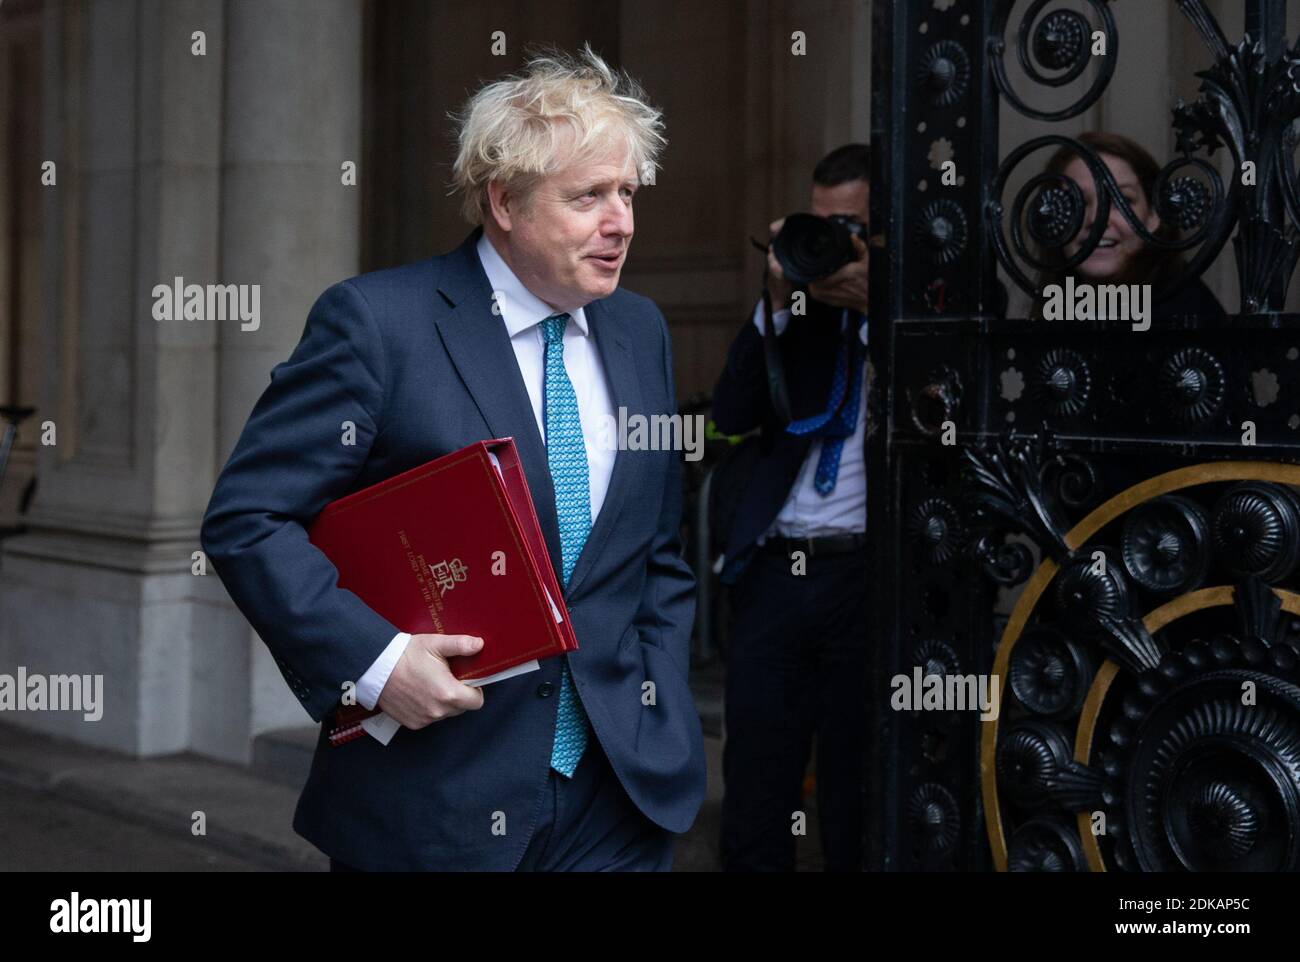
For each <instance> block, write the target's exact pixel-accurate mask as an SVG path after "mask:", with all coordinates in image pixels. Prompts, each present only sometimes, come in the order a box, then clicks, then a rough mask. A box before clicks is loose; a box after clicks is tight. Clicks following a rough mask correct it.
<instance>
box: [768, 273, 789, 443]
mask: <svg viewBox="0 0 1300 962" xmlns="http://www.w3.org/2000/svg"><path fill="white" fill-rule="evenodd" d="M764 276H766V272H765V274H764ZM763 360H764V361H765V362H766V365H767V393H768V396H769V397H770V398H771V400H772V411H773V413H775V414H776V419H777V421H778V422H780V424H781V426H782V427H785V426H786V425H787V424H789V423H790V421H791V420H793V418H792V416H791V414H790V395H789V392H788V391H787V390H786V387H785V364H784V363H783V362H782V360H781V350H780V348H779V347H778V346H777V343H776V324H775V323H774V321H773V320H772V292H771V291H769V290H768V289H767V284H766V283H764V284H763Z"/></svg>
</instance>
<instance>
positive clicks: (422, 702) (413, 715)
mask: <svg viewBox="0 0 1300 962" xmlns="http://www.w3.org/2000/svg"><path fill="white" fill-rule="evenodd" d="M482 647H483V639H482V638H476V637H474V636H473V635H434V634H424V635H412V636H411V643H410V644H409V645H407V646H406V651H405V652H403V653H402V657H401V659H400V660H399V661H398V662H397V664H396V665H395V666H394V667H393V673H392V674H391V675H389V676H388V682H387V684H385V685H384V690H383V691H382V692H381V693H380V695H379V705H378V707H379V708H380V710H381V711H383V713H384V714H385V715H387V716H388V717H389V718H391V719H393V721H395V722H397V723H398V724H399V725H401V726H402V727H403V728H410V729H412V730H415V729H420V728H424V727H425V726H426V725H429V724H431V723H433V722H436V721H442V720H443V719H444V718H450V717H452V716H453V715H459V714H460V713H461V712H466V711H476V710H478V709H479V708H482V707H483V689H482V688H474V687H471V686H469V685H467V684H465V683H464V682H463V681H461V680H460V679H459V678H457V677H456V676H455V675H453V674H452V673H451V666H449V665H448V664H447V659H448V658H456V657H458V656H462V655H473V654H477V653H478V651H479V650H480V649H481V648H482Z"/></svg>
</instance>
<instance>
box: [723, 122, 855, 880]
mask: <svg viewBox="0 0 1300 962" xmlns="http://www.w3.org/2000/svg"><path fill="white" fill-rule="evenodd" d="M870 175H871V154H870V149H869V148H868V147H867V146H866V145H864V144H846V145H845V146H843V147H839V148H837V149H836V150H833V151H831V152H830V153H829V154H827V155H826V157H824V158H823V159H822V160H821V161H820V162H819V163H818V164H817V167H816V168H815V169H814V171H813V183H812V197H811V210H812V212H813V213H814V214H817V215H819V216H822V217H829V216H831V215H842V216H845V217H848V218H851V219H852V220H855V221H857V223H858V224H860V225H861V226H863V227H865V226H866V223H867V213H868V196H869V191H868V178H869V177H870ZM780 228H781V222H780V221H777V222H775V223H773V224H772V225H771V229H772V232H773V234H775V233H776V232H778V231H779V230H780ZM853 243H854V247H855V251H856V254H857V259H856V260H854V261H852V262H850V263H848V264H846V265H844V266H843V267H841V268H840V269H839V270H838V271H836V272H835V273H834V274H832V275H830V276H829V277H826V278H823V279H821V280H818V281H814V282H812V283H810V284H809V285H808V286H807V290H806V292H805V293H806V297H807V300H806V316H803V317H794V316H792V311H791V307H792V304H793V302H794V300H795V298H794V291H795V288H794V287H793V286H792V285H791V283H790V282H789V281H788V280H787V279H786V278H785V277H784V275H783V274H782V271H781V267H780V264H779V263H778V262H777V260H776V258H775V256H774V255H773V254H772V253H771V251H770V250H769V253H768V279H767V284H768V289H769V290H770V292H771V294H772V311H773V317H772V318H771V322H772V324H773V330H774V331H775V333H776V336H777V346H778V352H779V355H780V357H781V360H782V363H783V366H784V370H785V377H786V384H787V389H788V394H789V401H790V410H791V414H792V415H793V418H794V420H793V421H792V422H791V423H790V424H786V423H785V422H783V421H780V420H779V419H778V418H777V414H776V411H775V409H774V406H773V404H772V402H771V399H770V396H769V391H768V382H767V365H766V361H765V359H764V353H763V330H764V327H765V325H766V324H767V323H768V322H769V319H768V318H766V317H764V316H763V312H762V311H761V310H760V309H759V308H756V309H755V312H754V315H753V316H752V317H750V318H746V319H745V322H744V324H743V326H742V327H741V330H740V333H739V334H738V335H737V336H736V339H735V341H734V342H733V343H732V346H731V350H730V352H729V353H728V356H727V365H726V368H725V369H724V370H723V372H722V375H721V377H719V379H718V384H717V387H716V388H715V389H714V392H713V418H714V422H715V423H716V424H717V426H718V428H719V430H721V431H723V432H725V433H728V434H740V433H743V432H747V431H750V430H752V429H753V428H760V429H761V441H760V442H759V453H758V458H757V460H756V462H755V463H754V465H753V468H752V470H751V471H750V472H749V473H748V476H747V478H746V479H745V484H744V488H743V491H741V492H740V494H739V496H738V498H739V502H738V504H737V505H736V509H735V515H734V518H733V520H732V523H731V527H730V530H729V531H728V532H727V539H726V546H725V552H724V556H725V561H724V566H723V569H722V581H723V582H724V583H726V584H729V585H732V586H733V587H732V609H733V611H734V612H735V615H734V618H733V621H732V625H731V630H730V632H729V635H728V637H729V638H730V641H729V644H728V658H727V681H726V696H725V702H724V711H725V728H726V735H727V737H726V742H725V747H724V750H723V762H722V767H723V780H724V786H725V790H724V793H723V799H722V833H721V849H722V861H723V867H724V868H725V869H726V870H728V871H742V870H744V871H791V870H793V868H794V856H795V846H794V836H793V834H792V826H793V820H795V819H796V818H797V815H796V813H798V812H800V811H802V808H803V803H802V796H803V792H802V788H803V780H804V770H805V769H806V768H807V765H808V758H809V753H810V751H811V749H812V744H813V739H814V736H815V737H816V742H817V802H818V814H819V823H820V829H821V836H822V849H823V852H824V854H825V860H826V861H825V864H826V868H827V870H830V871H857V870H859V869H861V867H862V833H863V810H862V791H863V772H864V768H865V765H866V756H865V746H866V742H865V739H866V734H867V732H866V728H867V710H866V704H867V700H866V669H867V661H866V658H867V634H868V629H867V606H866V587H867V558H868V552H867V540H866V539H867V536H866V526H867V477H866V465H865V461H864V457H863V455H864V438H865V436H866V415H867V397H868V392H867V377H866V349H865V348H866V324H865V321H866V314H867V307H868V304H867V248H866V245H865V244H864V243H863V242H862V240H861V238H859V237H858V236H857V235H854V236H853ZM759 307H760V308H761V304H760V305H759ZM837 365H838V366H839V371H840V375H839V377H840V381H839V383H838V389H837V387H836V382H835V377H836V369H837ZM831 412H834V415H835V416H834V417H832V418H830V420H829V422H828V423H827V424H826V425H825V426H824V427H822V426H820V422H822V421H825V420H826V417H825V415H826V414H828V413H831ZM815 425H816V426H818V427H817V429H815V430H814V429H813V428H814V426H815Z"/></svg>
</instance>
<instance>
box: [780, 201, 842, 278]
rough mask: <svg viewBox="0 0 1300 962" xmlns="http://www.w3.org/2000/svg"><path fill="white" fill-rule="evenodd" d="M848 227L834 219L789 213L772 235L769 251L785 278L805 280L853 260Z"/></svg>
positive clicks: (826, 272) (827, 274) (832, 271)
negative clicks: (775, 233)
mask: <svg viewBox="0 0 1300 962" xmlns="http://www.w3.org/2000/svg"><path fill="white" fill-rule="evenodd" d="M851 236H852V235H851V233H850V231H849V228H848V227H847V226H845V224H843V223H842V222H840V221H839V220H836V219H831V218H826V217H818V216H817V215H815V214H802V213H801V214H791V215H789V216H788V217H786V219H785V223H784V224H782V225H781V230H780V232H779V233H778V234H777V235H776V237H774V238H773V239H772V253H773V254H774V255H775V256H776V260H777V263H779V264H780V265H781V270H782V272H783V273H784V274H785V276H786V279H787V280H789V281H790V282H791V283H793V284H808V283H811V282H812V281H816V280H820V279H821V278H823V277H827V276H829V275H831V274H834V273H835V272H836V271H837V270H839V269H840V268H841V267H843V266H844V265H845V264H847V263H848V262H849V261H851V260H853V241H852V240H851Z"/></svg>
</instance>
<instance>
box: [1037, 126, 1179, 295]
mask: <svg viewBox="0 0 1300 962" xmlns="http://www.w3.org/2000/svg"><path fill="white" fill-rule="evenodd" d="M1075 139H1076V140H1078V141H1079V142H1080V143H1081V144H1083V145H1084V146H1086V147H1091V148H1092V150H1093V152H1094V153H1097V154H1110V155H1111V156H1112V157H1118V158H1119V159H1120V160H1122V161H1124V162H1125V163H1126V164H1128V165H1129V167H1131V168H1132V169H1133V173H1134V174H1135V175H1136V176H1137V182H1138V186H1139V187H1141V188H1142V194H1143V196H1145V198H1146V202H1147V206H1148V207H1150V208H1151V209H1153V210H1154V209H1155V202H1156V198H1155V186H1156V178H1157V177H1159V176H1160V164H1159V163H1157V162H1156V159H1155V158H1154V157H1152V156H1151V155H1150V154H1149V153H1147V151H1146V148H1144V147H1143V146H1142V145H1141V144H1139V143H1137V142H1136V141H1133V140H1130V139H1129V138H1128V137H1125V136H1124V135H1123V134H1116V133H1111V132H1110V131H1106V130H1089V131H1085V132H1084V133H1082V134H1079V136H1078V137H1076V138H1075ZM1078 156H1079V153H1078V152H1077V151H1075V150H1072V149H1070V148H1069V147H1062V148H1061V149H1060V150H1058V151H1057V152H1056V153H1055V154H1053V155H1052V156H1051V159H1049V160H1048V161H1047V167H1046V171H1047V173H1049V174H1063V173H1065V168H1066V167H1068V166H1070V162H1071V161H1072V160H1074V159H1075V158H1076V157H1078ZM1102 189H1104V188H1102V186H1101V185H1100V184H1098V185H1097V190H1098V192H1099V193H1100V191H1101V190H1102ZM1112 204H1113V201H1112ZM1153 233H1154V234H1155V236H1156V237H1158V238H1160V239H1161V240H1164V241H1176V240H1178V239H1179V231H1178V228H1177V227H1175V226H1174V225H1173V224H1172V223H1169V222H1167V221H1165V220H1163V219H1162V220H1161V222H1160V225H1159V226H1158V227H1157V228H1156V229H1155V231H1154V232H1153ZM1038 257H1039V260H1043V261H1047V262H1049V263H1051V262H1058V263H1060V262H1064V261H1065V252H1064V251H1063V250H1062V249H1060V248H1050V249H1047V250H1042V251H1040V252H1039V254H1038ZM1182 266H1183V260H1182V257H1181V255H1180V254H1179V253H1178V252H1177V251H1167V250H1161V249H1159V248H1157V247H1153V246H1152V245H1150V244H1143V245H1142V249H1141V250H1140V251H1139V252H1138V253H1137V254H1135V255H1134V256H1133V258H1132V259H1131V260H1130V262H1129V264H1128V266H1127V268H1126V269H1125V271H1124V274H1123V275H1122V276H1120V277H1117V278H1114V279H1113V280H1112V281H1110V282H1109V283H1115V284H1150V285H1152V288H1153V289H1155V290H1159V288H1160V287H1161V285H1162V284H1164V283H1165V282H1166V281H1168V280H1169V279H1170V278H1172V277H1173V276H1174V275H1175V274H1176V273H1177V272H1178V271H1179V269H1180V268H1181V267H1182ZM1065 274H1066V272H1065V271H1064V270H1060V269H1055V268H1053V269H1049V270H1046V271H1044V272H1043V273H1042V274H1041V275H1040V276H1039V278H1038V289H1039V290H1040V291H1041V290H1042V289H1043V288H1044V287H1045V286H1047V285H1049V284H1061V283H1063V282H1064V281H1065ZM1041 315H1042V297H1041V295H1040V296H1039V297H1037V298H1035V302H1034V311H1033V316H1034V317H1040V316H1041Z"/></svg>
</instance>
